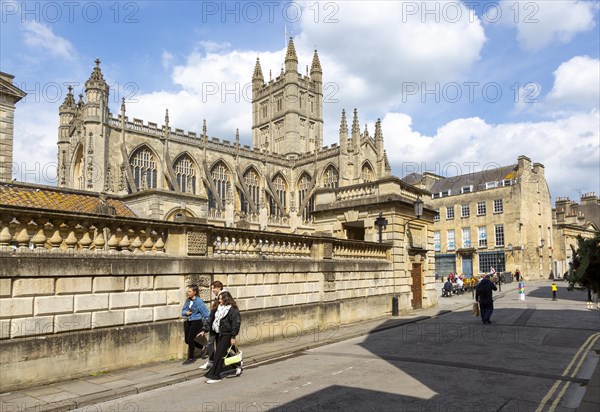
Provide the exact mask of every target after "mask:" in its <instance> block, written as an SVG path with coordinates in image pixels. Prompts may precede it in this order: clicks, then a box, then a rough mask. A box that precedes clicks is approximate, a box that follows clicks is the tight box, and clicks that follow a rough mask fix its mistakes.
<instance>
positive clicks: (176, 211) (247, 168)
mask: <svg viewBox="0 0 600 412" xmlns="http://www.w3.org/2000/svg"><path fill="white" fill-rule="evenodd" d="M322 77H323V71H322V69H321V64H320V61H319V56H318V54H317V51H316V50H315V52H314V55H313V60H312V64H311V67H310V75H309V74H308V73H307V75H305V76H303V75H302V74H300V73H299V72H298V57H297V54H296V50H295V47H294V42H293V39H292V38H290V40H289V43H288V47H287V52H286V56H285V70H282V72H281V74H280V76H278V77H277V78H275V79H273V80H269V81H268V82H265V80H264V77H263V73H262V68H261V65H260V61H259V59H258V58H257V60H256V65H255V67H254V73H253V75H252V147H249V146H245V145H240V141H239V133H238V132H237V131H236V138H235V142H233V143H232V142H230V141H227V140H220V139H218V138H209V137H208V134H207V126H206V120H205V121H204V126H203V130H202V133H200V134H196V133H194V132H187V133H185V132H184V131H183V130H181V129H177V128H175V129H172V128H171V126H170V124H169V115H168V111H167V112H166V115H165V119H164V124H163V125H161V126H159V125H158V124H156V123H152V122H147V123H145V122H144V121H142V120H139V119H136V118H133V119H132V120H130V119H129V117H128V116H127V115H126V108H125V102H124V101H123V102H122V104H121V113H120V114H118V115H117V116H116V117H115V116H113V114H112V113H110V111H109V108H108V101H109V87H108V84H107V83H106V82H105V80H104V77H103V75H102V71H101V69H100V61H99V60H96V67H94V69H93V71H92V74H91V76H90V78H89V79H88V80H87V81H86V83H85V98H84V96H83V95H80V96H79V101H77V102H76V101H75V98H74V96H73V93H72V90H71V89H69V93H68V95H67V97H66V98H65V101H64V102H63V104H62V105H61V106H60V111H59V114H60V125H59V131H58V164H59V167H58V184H59V186H60V187H66V188H73V189H79V190H85V191H93V192H105V193H108V194H113V195H117V196H119V197H120V198H121V199H123V200H124V201H125V202H126V203H127V205H128V206H129V207H131V208H132V209H133V210H134V211H135V212H136V213H137V214H138V215H139V216H140V217H147V218H153V219H165V220H174V219H176V218H182V217H184V216H185V218H201V219H206V221H207V222H208V223H211V224H215V225H224V226H239V227H247V228H249V229H257V230H271V231H281V232H301V233H311V232H313V231H314V230H315V227H314V225H313V217H312V212H313V211H314V208H315V206H316V205H315V191H316V190H317V189H322V188H325V189H331V190H335V189H336V188H338V187H347V186H351V185H356V184H361V183H366V182H371V181H375V180H379V179H381V178H384V177H389V176H391V168H390V164H389V161H388V159H387V156H386V153H385V150H384V146H383V134H382V130H381V122H380V121H379V120H378V121H377V123H376V126H375V133H374V136H373V137H371V136H370V135H369V133H368V131H367V130H366V128H365V130H364V132H362V133H361V132H360V130H359V120H358V114H357V111H356V109H355V110H354V113H353V119H352V124H351V128H350V130H349V128H348V123H347V120H346V113H345V111H342V116H341V124H340V131H339V144H333V145H331V146H330V147H323V80H322Z"/></svg>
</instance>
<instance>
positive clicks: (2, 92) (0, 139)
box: [0, 72, 26, 181]
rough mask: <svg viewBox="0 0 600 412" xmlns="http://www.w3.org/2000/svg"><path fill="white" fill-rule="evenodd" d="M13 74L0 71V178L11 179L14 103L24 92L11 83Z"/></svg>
mask: <svg viewBox="0 0 600 412" xmlns="http://www.w3.org/2000/svg"><path fill="white" fill-rule="evenodd" d="M13 79H14V76H12V75H10V74H8V73H4V72H0V180H4V181H10V180H12V171H13V139H14V117H15V104H16V103H17V102H18V101H19V100H21V99H22V98H23V97H25V95H26V93H25V92H24V91H23V90H21V89H19V88H18V87H17V86H15V85H14V84H13Z"/></svg>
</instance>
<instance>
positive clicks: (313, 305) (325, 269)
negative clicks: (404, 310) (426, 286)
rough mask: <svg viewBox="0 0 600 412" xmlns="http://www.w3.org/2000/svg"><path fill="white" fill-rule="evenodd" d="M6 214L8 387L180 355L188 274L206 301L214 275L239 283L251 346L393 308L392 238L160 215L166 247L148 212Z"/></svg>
mask: <svg viewBox="0 0 600 412" xmlns="http://www.w3.org/2000/svg"><path fill="white" fill-rule="evenodd" d="M0 215H2V216H0V222H3V224H2V225H1V226H2V227H0V243H1V245H0V364H1V365H2V379H1V381H0V390H1V391H8V390H12V389H16V388H22V387H26V386H29V385H39V384H41V383H44V382H52V381H55V380H59V379H65V378H73V377H76V376H83V375H86V374H90V373H94V372H98V371H101V370H111V369H116V368H123V367H131V366H135V365H139V364H142V363H147V362H155V361H161V360H169V359H174V358H181V357H182V356H184V354H185V351H186V346H185V344H184V342H183V333H182V329H183V327H182V320H181V318H180V313H181V305H182V303H183V301H184V300H185V286H186V285H187V284H188V283H189V282H196V283H198V284H199V285H200V286H201V290H202V293H201V296H202V298H203V299H205V300H206V301H209V303H210V299H211V296H210V290H209V285H210V283H211V282H212V281H213V280H221V281H222V282H223V283H224V284H225V285H226V287H227V288H228V289H229V290H230V291H231V292H232V294H233V295H234V297H236V299H237V302H238V304H239V306H240V309H241V310H242V319H243V323H242V330H241V332H240V336H239V339H240V344H242V345H243V344H247V343H251V342H254V341H261V340H265V339H277V338H284V337H289V336H294V335H297V334H304V333H313V332H314V331H318V330H326V329H331V327H332V326H335V327H339V325H340V324H346V323H352V322H357V321H361V320H364V319H369V318H377V317H382V316H386V315H389V314H390V313H391V301H392V295H393V292H394V290H393V285H394V271H393V266H392V263H391V262H390V261H389V256H390V255H391V254H390V252H389V246H386V245H381V244H373V243H370V242H356V241H344V240H338V239H333V238H328V237H316V236H299V235H284V234H275V233H268V232H251V231H242V230H234V229H229V228H215V227H210V226H207V225H201V224H196V225H194V224H192V223H189V222H187V223H178V222H172V223H169V222H162V223H161V224H160V228H158V229H157V230H158V231H159V232H161V233H162V235H161V236H162V237H161V238H160V239H162V238H164V239H165V246H164V248H162V247H161V248H160V250H157V249H156V244H157V243H158V240H157V239H156V238H154V237H155V235H152V236H151V235H150V233H154V231H153V230H152V229H150V228H147V227H146V226H147V225H148V224H149V223H148V221H139V222H138V223H137V226H136V220H135V219H130V220H123V221H121V224H122V225H123V228H116V227H112V228H108V227H106V228H105V230H92V229H90V227H95V228H98V227H102V224H101V219H100V220H98V219H99V218H97V219H96V220H97V221H96V222H92V221H91V220H87V221H86V224H87V225H90V224H92V223H94V224H95V226H87V229H86V230H84V229H82V228H79V229H75V227H76V226H75V225H74V223H73V222H72V221H71V222H69V221H67V220H63V221H62V222H63V223H61V224H60V225H59V224H58V220H55V219H58V216H54V215H52V214H47V216H46V219H47V220H46V223H45V224H44V225H41V224H40V223H41V221H42V220H41V218H40V217H39V216H38V217H35V216H33V215H30V214H28V213H22V212H19V213H17V212H14V211H13V213H12V214H8V211H7V210H6V209H2V210H0ZM36 219H37V220H36ZM88 219H91V217H88ZM80 221H81V222H83V221H85V219H81V220H80ZM36 222H37V223H36ZM53 226H56V227H57V228H56V229H55V228H54V227H53ZM70 226H72V227H73V229H72V230H71V229H69V227H70ZM59 227H60V230H59V229H58V228H59ZM143 227H146V229H145V231H144V230H142V229H141V228H143ZM40 228H43V229H40ZM107 231H108V232H110V233H107ZM40 232H41V234H40ZM128 233H129V234H131V235H132V236H131V237H129V236H127V234H128ZM144 233H147V235H146V236H148V238H149V239H150V240H149V241H148V243H146V241H147V240H148V239H144V236H145V235H144ZM113 235H114V237H115V238H114V239H113ZM42 236H43V237H45V241H42V240H41V237H42ZM98 237H102V238H109V239H113V242H112V244H113V245H115V244H116V245H121V246H117V247H109V246H108V244H107V243H110V242H104V243H105V244H104V245H102V246H100V244H101V243H102V242H99V241H98ZM33 239H36V240H35V241H34V240H33ZM51 239H54V240H53V241H52V242H50V240H51ZM59 239H62V243H60V242H61V241H59ZM69 239H71V240H70V241H69V242H68V243H69V244H70V246H68V247H66V246H65V245H66V243H67V241H68V240H69ZM84 239H86V240H85V241H84ZM123 239H126V242H124V241H123ZM161 241H162V240H161ZM82 242H83V243H84V244H85V245H86V248H83V246H82ZM144 244H146V245H148V247H147V248H145V247H144V246H143V245H144ZM152 244H153V245H154V246H153V247H152ZM94 245H96V246H94Z"/></svg>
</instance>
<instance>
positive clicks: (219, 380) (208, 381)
mask: <svg viewBox="0 0 600 412" xmlns="http://www.w3.org/2000/svg"><path fill="white" fill-rule="evenodd" d="M219 382H221V379H209V380H207V381H206V383H219Z"/></svg>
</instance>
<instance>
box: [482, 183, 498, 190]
mask: <svg viewBox="0 0 600 412" xmlns="http://www.w3.org/2000/svg"><path fill="white" fill-rule="evenodd" d="M497 186H498V182H487V183H486V184H485V188H486V189H494V188H496V187H497Z"/></svg>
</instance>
